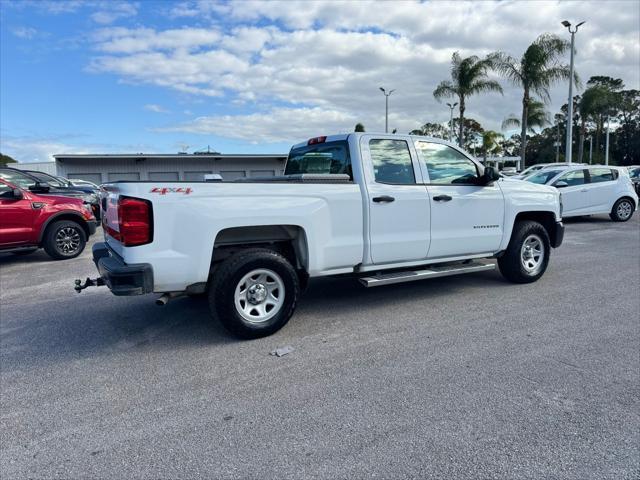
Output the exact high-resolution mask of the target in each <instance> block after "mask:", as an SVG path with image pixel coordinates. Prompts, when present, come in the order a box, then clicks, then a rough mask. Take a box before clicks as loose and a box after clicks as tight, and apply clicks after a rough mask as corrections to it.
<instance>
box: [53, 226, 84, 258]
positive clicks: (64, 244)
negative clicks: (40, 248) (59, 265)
mask: <svg viewBox="0 0 640 480" xmlns="http://www.w3.org/2000/svg"><path fill="white" fill-rule="evenodd" d="M56 247H57V248H58V251H59V252H60V253H62V254H64V255H71V254H73V253H75V252H77V251H78V248H79V247H80V232H78V230H77V229H76V228H73V227H64V228H61V229H60V230H58V232H57V233H56Z"/></svg>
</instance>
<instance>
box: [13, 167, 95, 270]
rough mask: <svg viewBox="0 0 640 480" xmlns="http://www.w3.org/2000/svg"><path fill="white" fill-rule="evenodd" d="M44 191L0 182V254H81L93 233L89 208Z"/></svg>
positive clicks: (60, 255)
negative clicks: (42, 250) (40, 249)
mask: <svg viewBox="0 0 640 480" xmlns="http://www.w3.org/2000/svg"><path fill="white" fill-rule="evenodd" d="M46 190H47V189H46V187H40V189H39V190H38V192H37V193H36V192H34V191H31V190H29V189H28V188H19V187H18V186H16V185H14V184H11V183H8V182H6V181H5V180H2V179H0V252H12V253H15V254H17V255H25V254H28V253H32V252H35V251H36V250H37V249H38V248H44V250H45V251H46V252H47V253H48V254H49V256H50V257H52V258H54V259H56V260H62V259H66V258H74V257H77V256H78V255H80V254H81V253H82V251H83V250H84V247H85V245H86V243H87V239H88V238H89V236H91V235H93V234H94V233H95V231H96V224H97V222H96V219H95V217H94V216H93V213H92V211H91V206H90V205H89V204H85V203H84V202H83V201H82V199H79V198H71V197H65V196H61V195H49V194H47V191H46Z"/></svg>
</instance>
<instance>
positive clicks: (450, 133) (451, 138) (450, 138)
mask: <svg viewBox="0 0 640 480" xmlns="http://www.w3.org/2000/svg"><path fill="white" fill-rule="evenodd" d="M456 105H458V102H456V103H454V104H453V105H451V104H450V103H448V102H447V106H448V107H449V110H450V111H451V116H450V117H449V141H450V142H453V109H454V108H456Z"/></svg>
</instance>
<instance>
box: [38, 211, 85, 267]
mask: <svg viewBox="0 0 640 480" xmlns="http://www.w3.org/2000/svg"><path fill="white" fill-rule="evenodd" d="M86 244H87V235H86V233H85V232H84V229H83V228H82V227H81V226H80V224H78V223H76V222H73V221H71V220H61V221H59V222H54V223H52V224H51V225H49V226H48V227H47V230H46V231H45V233H44V241H43V246H44V250H45V252H47V254H48V255H49V256H50V257H51V258H53V259H55V260H64V259H67V258H75V257H77V256H78V255H80V254H81V253H82V251H83V250H84V247H85V245H86Z"/></svg>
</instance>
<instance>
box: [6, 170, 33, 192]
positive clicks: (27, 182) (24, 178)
mask: <svg viewBox="0 0 640 480" xmlns="http://www.w3.org/2000/svg"><path fill="white" fill-rule="evenodd" d="M0 178H2V179H3V180H6V181H7V182H9V183H12V184H13V185H17V186H18V187H20V188H25V189H29V187H33V186H34V185H35V184H36V181H37V180H36V179H35V178H33V177H31V176H29V175H26V174H24V173H22V172H17V171H15V170H0Z"/></svg>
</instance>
